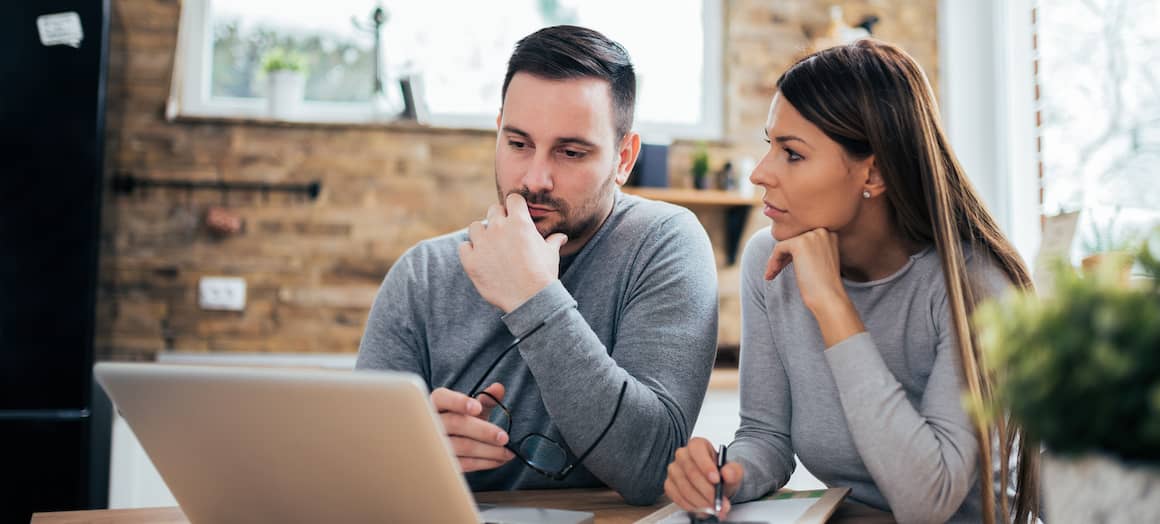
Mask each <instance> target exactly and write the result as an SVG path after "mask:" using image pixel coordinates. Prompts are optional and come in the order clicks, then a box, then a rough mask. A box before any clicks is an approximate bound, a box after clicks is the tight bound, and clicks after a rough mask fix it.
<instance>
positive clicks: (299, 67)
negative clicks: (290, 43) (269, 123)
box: [262, 48, 306, 119]
mask: <svg viewBox="0 0 1160 524" xmlns="http://www.w3.org/2000/svg"><path fill="white" fill-rule="evenodd" d="M305 69H306V68H305V65H304V63H303V60H302V57H301V56H299V55H297V54H295V53H291V52H288V51H286V50H284V49H282V48H274V49H272V50H270V52H268V53H266V55H265V57H263V59H262V71H264V72H265V73H266V79H267V81H268V82H269V84H268V88H267V91H266V99H267V100H268V101H269V104H270V116H271V117H273V118H280V119H289V118H293V117H294V116H295V114H296V113H297V111H298V106H299V104H301V103H302V95H303V92H304V91H305V86H306V77H305V74H304V71H305Z"/></svg>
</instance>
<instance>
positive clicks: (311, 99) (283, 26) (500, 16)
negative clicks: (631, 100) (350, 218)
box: [169, 0, 722, 138]
mask: <svg viewBox="0 0 1160 524" xmlns="http://www.w3.org/2000/svg"><path fill="white" fill-rule="evenodd" d="M375 6H376V3H375V1H374V0H327V1H325V2H289V3H288V2H281V1H278V0H233V1H228V2H227V1H225V0H187V1H186V2H184V6H183V11H182V20H181V35H180V37H179V44H178V47H179V49H178V62H177V65H176V71H175V81H174V94H173V96H172V97H171V107H170V111H169V114H170V116H171V117H172V116H177V115H191V116H219V117H242V118H246V117H249V118H254V117H265V116H267V115H268V114H269V113H268V109H267V104H266V100H265V99H266V97H267V95H268V93H267V91H268V87H267V75H266V74H265V73H263V72H262V62H263V58H264V57H266V56H268V53H271V52H272V51H274V50H276V49H277V50H281V51H286V52H289V53H292V54H294V55H296V56H298V57H300V58H301V61H302V62H303V63H304V64H305V74H304V76H305V81H304V89H303V93H304V96H303V98H304V100H303V102H302V103H301V104H300V106H299V109H298V111H297V112H296V113H295V116H294V118H293V119H295V120H311V121H328V122H366V121H374V120H379V119H382V118H380V117H377V116H376V115H380V114H388V115H393V114H395V113H394V112H396V111H397V110H398V108H400V107H401V101H400V95H399V94H398V92H399V89H398V78H400V77H401V76H405V75H417V76H418V77H419V78H421V79H422V82H421V83H419V84H416V87H419V86H421V89H420V92H419V93H418V95H419V96H420V97H421V98H422V100H423V101H424V102H425V105H426V107H427V109H428V114H429V122H430V123H431V124H433V125H441V126H453V127H471V128H482V129H491V128H493V127H494V125H495V115H496V112H497V111H498V109H499V105H500V89H501V87H502V83H503V75H504V72H505V70H506V67H507V59H508V57H509V56H510V54H511V50H512V49H513V47H514V46H515V43H516V41H517V40H518V39H519V38H521V37H523V36H525V35H527V34H529V33H531V32H533V31H535V30H536V29H538V28H540V27H543V26H547V25H555V24H576V25H583V26H587V27H591V28H593V29H596V30H598V31H601V32H602V33H604V34H606V35H608V36H609V37H610V38H612V39H614V40H616V41H618V42H620V43H621V44H623V45H624V46H625V48H626V49H628V51H629V54H630V55H631V56H632V59H633V63H634V65H635V66H636V72H637V82H638V97H637V116H636V122H637V125H636V127H637V129H638V130H640V131H641V132H642V133H645V134H646V136H650V135H653V136H665V137H674V138H719V137H720V136H721V120H722V118H721V112H722V86H721V78H722V65H721V57H722V46H721V41H722V35H721V31H722V29H721V28H722V20H721V16H722V13H721V5H720V2H716V1H714V0H665V1H661V0H656V1H648V2H624V1H621V0H508V1H505V2H502V3H493V2H466V1H458V0H423V1H394V2H386V3H384V4H383V7H384V9H385V11H386V13H387V20H386V23H385V24H384V25H383V29H382V32H381V37H382V47H383V62H384V64H383V65H384V72H385V74H384V75H383V76H384V78H385V80H386V85H385V87H386V88H385V89H384V91H385V92H386V94H387V100H385V101H384V100H380V101H378V107H386V108H387V110H386V111H385V112H380V113H376V111H375V107H376V100H374V97H373V93H374V89H373V85H374V77H375V74H374V67H375V61H376V60H375V52H374V31H373V29H371V27H373V26H372V24H371V23H370V22H371V21H370V18H371V13H372V12H373V10H374V9H375ZM661 12H663V16H664V23H655V21H656V20H658V17H659V16H660V13H661Z"/></svg>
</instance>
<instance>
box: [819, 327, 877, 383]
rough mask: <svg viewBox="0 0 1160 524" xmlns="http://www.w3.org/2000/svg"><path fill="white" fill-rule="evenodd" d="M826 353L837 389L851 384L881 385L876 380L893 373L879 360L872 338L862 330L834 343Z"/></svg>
mask: <svg viewBox="0 0 1160 524" xmlns="http://www.w3.org/2000/svg"><path fill="white" fill-rule="evenodd" d="M825 355H826V362H828V363H829V364H830V373H832V374H833V375H834V381H835V382H837V384H838V386H839V388H838V389H839V391H843V390H845V389H847V388H848V387H850V386H855V387H875V386H876V385H881V384H875V383H876V382H882V381H884V380H885V378H886V376H891V377H893V375H890V371H889V370H887V369H886V364H885V363H884V362H882V356H881V355H879V354H878V349H877V347H876V346H875V345H874V339H873V338H871V337H870V333H868V332H865V331H863V332H861V333H858V334H856V335H853V336H851V337H849V338H847V339H846V340H843V341H841V342H838V343H837V344H834V345H833V346H831V347H830V349H827V350H826V351H825ZM843 386H845V387H843Z"/></svg>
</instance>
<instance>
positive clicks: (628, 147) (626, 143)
mask: <svg viewBox="0 0 1160 524" xmlns="http://www.w3.org/2000/svg"><path fill="white" fill-rule="evenodd" d="M639 155H640V134H638V133H634V132H632V131H629V132H628V133H627V134H626V135H624V138H623V139H622V140H621V141H620V149H619V151H617V160H616V185H618V186H623V185H624V183H625V182H627V181H628V175H629V174H631V173H632V166H634V165H636V158H637V156H639Z"/></svg>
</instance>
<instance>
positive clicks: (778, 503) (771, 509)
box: [660, 498, 818, 524]
mask: <svg viewBox="0 0 1160 524" xmlns="http://www.w3.org/2000/svg"><path fill="white" fill-rule="evenodd" d="M817 501H818V499H816V498H802V499H779V500H759V501H755V502H746V503H744V504H737V505H735V506H733V508H732V509H730V510H729V519H728V520H726V521H725V522H741V521H750V522H769V523H771V524H780V523H783V522H784V523H787V524H792V523H793V522H797V520H798V519H799V518H801V516H802V515H804V514H805V513H806V511H809V509H810V506H813V505H814V503H815V502H817ZM660 524H689V517H688V515H687V514H686V513H685V512H684V511H677V512H676V513H672V514H670V515H669V516H668V517H666V518H665V519H663V520H661V521H660Z"/></svg>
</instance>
